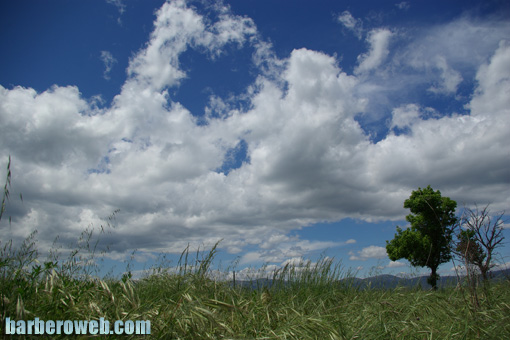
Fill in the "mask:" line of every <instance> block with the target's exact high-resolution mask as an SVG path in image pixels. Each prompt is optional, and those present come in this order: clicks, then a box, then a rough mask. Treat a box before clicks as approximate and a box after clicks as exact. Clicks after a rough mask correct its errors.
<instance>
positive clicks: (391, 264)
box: [387, 261, 406, 268]
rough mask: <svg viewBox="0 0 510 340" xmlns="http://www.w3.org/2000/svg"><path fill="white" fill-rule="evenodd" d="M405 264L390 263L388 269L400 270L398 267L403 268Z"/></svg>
mask: <svg viewBox="0 0 510 340" xmlns="http://www.w3.org/2000/svg"><path fill="white" fill-rule="evenodd" d="M405 266H406V264H405V263H403V262H398V261H390V263H389V264H388V266H387V267H388V268H400V267H405Z"/></svg>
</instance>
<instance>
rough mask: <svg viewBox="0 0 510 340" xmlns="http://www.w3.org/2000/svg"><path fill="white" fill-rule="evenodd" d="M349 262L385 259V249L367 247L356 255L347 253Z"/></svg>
mask: <svg viewBox="0 0 510 340" xmlns="http://www.w3.org/2000/svg"><path fill="white" fill-rule="evenodd" d="M349 255H350V257H349V260H351V261H365V260H368V259H381V258H385V257H387V254H386V248H384V247H379V246H369V247H365V248H363V249H361V251H358V252H357V253H354V252H352V251H351V252H349Z"/></svg>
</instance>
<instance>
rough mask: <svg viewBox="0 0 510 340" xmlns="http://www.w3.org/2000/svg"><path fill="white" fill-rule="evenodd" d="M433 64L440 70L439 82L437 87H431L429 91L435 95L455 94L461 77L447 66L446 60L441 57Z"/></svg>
mask: <svg viewBox="0 0 510 340" xmlns="http://www.w3.org/2000/svg"><path fill="white" fill-rule="evenodd" d="M435 64H436V67H437V68H438V69H440V70H441V76H440V79H441V81H440V83H439V84H438V85H433V86H431V87H430V88H429V91H430V92H433V93H437V94H455V93H456V92H457V87H458V86H459V84H460V83H461V82H462V76H461V75H460V73H459V72H457V71H455V70H453V69H452V68H451V67H450V66H448V64H447V62H446V59H445V58H444V57H442V56H437V57H436V63H435Z"/></svg>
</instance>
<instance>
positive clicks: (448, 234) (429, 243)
mask: <svg viewBox="0 0 510 340" xmlns="http://www.w3.org/2000/svg"><path fill="white" fill-rule="evenodd" d="M456 207H457V202H455V201H453V200H451V199H450V198H449V197H442V196H441V192H440V191H439V190H437V191H434V189H432V187H431V186H430V185H429V186H427V187H426V188H424V189H422V188H418V190H415V191H413V192H412V193H411V196H410V197H409V198H408V199H407V200H405V201H404V208H407V209H409V210H410V211H411V214H409V215H407V216H406V220H407V221H408V222H409V223H410V224H411V227H410V228H408V229H402V228H400V227H397V233H396V234H395V238H394V239H393V240H391V241H386V251H387V253H388V256H389V258H390V259H391V260H392V261H396V260H399V259H402V258H404V259H406V260H408V261H409V262H410V263H411V265H413V266H415V267H428V268H430V270H431V274H430V277H429V279H428V282H429V284H430V285H431V286H432V287H433V288H434V289H437V280H438V278H439V275H438V274H437V268H438V267H439V265H440V264H441V263H445V262H448V261H450V260H451V258H452V255H451V249H450V244H451V242H452V234H453V226H454V225H455V224H456V222H457V218H456V217H455V208H456Z"/></svg>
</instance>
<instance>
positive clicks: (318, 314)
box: [0, 233, 510, 339]
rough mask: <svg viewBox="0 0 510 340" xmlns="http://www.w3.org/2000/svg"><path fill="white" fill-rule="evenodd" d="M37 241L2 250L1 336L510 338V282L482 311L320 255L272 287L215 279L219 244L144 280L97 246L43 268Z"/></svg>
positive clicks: (462, 292) (456, 295) (458, 297)
mask: <svg viewBox="0 0 510 340" xmlns="http://www.w3.org/2000/svg"><path fill="white" fill-rule="evenodd" d="M35 241H36V233H33V234H32V235H30V236H29V237H28V238H27V239H26V240H25V242H24V243H23V244H21V245H20V246H19V247H18V248H16V249H15V248H14V247H13V246H12V243H10V242H8V243H7V244H5V245H3V248H2V251H1V254H0V312H1V320H0V321H1V324H0V329H1V332H2V334H4V332H5V330H4V328H5V318H6V317H9V318H11V319H16V320H21V319H24V320H31V319H34V318H35V317H38V318H39V319H42V320H45V319H46V320H49V319H52V320H65V319H70V320H93V319H99V318H101V317H103V318H105V319H107V320H111V321H113V320H150V321H151V335H150V336H127V335H126V336H123V338H126V339H135V338H144V339H506V338H510V284H509V281H505V282H501V283H497V284H492V285H491V286H490V288H489V290H490V294H489V295H487V294H485V295H480V296H481V298H480V301H479V305H478V306H476V307H475V306H473V305H472V304H471V303H470V295H469V294H470V293H469V291H468V290H466V289H459V288H448V289H440V290H439V291H426V290H425V291H424V290H421V289H418V288H415V289H408V288H403V287H399V288H396V289H390V290H383V289H364V290H361V289H359V288H357V287H355V286H351V285H349V281H348V280H340V279H342V278H345V277H347V276H349V272H348V271H345V270H344V269H343V268H342V267H341V265H339V264H338V263H335V262H334V261H333V260H332V259H329V258H323V259H321V260H319V261H318V262H316V263H311V262H309V261H304V262H302V263H297V264H294V265H290V264H289V265H287V266H285V267H283V268H281V269H279V270H277V271H275V272H274V273H273V275H272V276H271V277H270V280H269V281H268V282H269V283H270V284H269V283H268V282H266V284H262V285H259V286H258V287H257V286H256V284H255V282H254V283H253V284H251V285H246V284H244V285H243V284H240V283H239V282H238V283H237V284H236V285H235V286H234V285H233V284H232V282H230V281H218V280H214V279H213V278H212V276H211V275H210V273H211V264H212V263H213V261H214V256H215V254H216V251H217V248H216V246H215V247H213V248H212V249H211V250H209V251H205V252H197V253H196V254H194V255H193V254H190V253H189V249H185V250H184V252H183V253H182V256H181V258H180V261H179V263H178V266H177V268H170V267H158V268H154V270H153V271H152V272H151V273H152V274H150V275H147V276H145V277H143V278H141V279H138V280H133V279H132V278H131V277H130V276H129V275H124V276H123V277H122V278H118V279H117V278H112V277H110V278H104V277H103V278H98V277H96V276H95V275H91V269H90V268H88V269H87V268H86V266H84V265H83V262H82V261H81V260H80V256H82V255H84V254H90V253H91V252H90V249H91V248H92V249H93V247H88V248H87V247H82V248H77V249H76V250H75V251H72V252H70V253H69V254H68V258H67V259H64V260H62V259H53V260H47V261H46V262H43V263H40V260H39V259H40V258H41V257H40V256H39V253H38V252H37V249H36V243H35ZM99 255H100V254H98V256H99ZM83 258H88V259H89V260H90V255H87V256H82V257H81V259H83ZM489 297H490V301H489V300H488V299H489ZM61 337H62V338H63V337H64V336H61ZM26 338H31V336H28V335H27V336H26ZM33 338H38V339H41V338H44V337H41V336H33ZM52 338H58V337H54V336H52ZM107 338H108V337H107ZM111 338H112V339H113V338H115V337H114V336H112V337H111Z"/></svg>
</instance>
